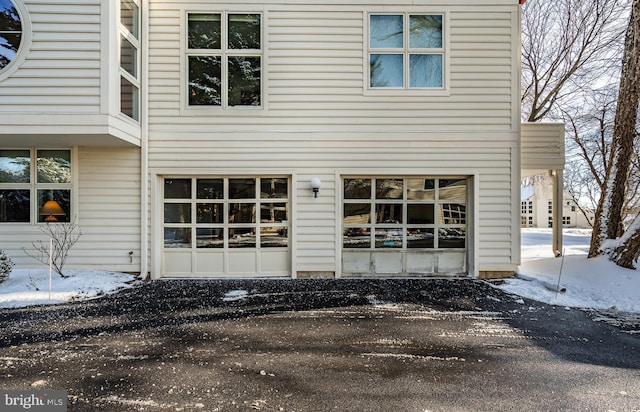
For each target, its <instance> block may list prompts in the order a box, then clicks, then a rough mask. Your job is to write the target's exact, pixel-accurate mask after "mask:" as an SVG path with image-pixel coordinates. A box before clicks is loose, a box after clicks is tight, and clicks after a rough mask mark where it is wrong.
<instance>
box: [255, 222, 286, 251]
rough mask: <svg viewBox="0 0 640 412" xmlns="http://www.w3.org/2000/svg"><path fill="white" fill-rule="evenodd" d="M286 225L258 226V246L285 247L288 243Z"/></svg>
mask: <svg viewBox="0 0 640 412" xmlns="http://www.w3.org/2000/svg"><path fill="white" fill-rule="evenodd" d="M287 232H288V231H287V228H286V227H263V228H260V247H269V248H273V247H287V246H288V245H289V243H288V238H287V235H288V233H287Z"/></svg>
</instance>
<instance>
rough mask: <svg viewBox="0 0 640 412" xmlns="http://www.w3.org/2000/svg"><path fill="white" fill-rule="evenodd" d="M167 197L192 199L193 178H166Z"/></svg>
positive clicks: (165, 194)
mask: <svg viewBox="0 0 640 412" xmlns="http://www.w3.org/2000/svg"><path fill="white" fill-rule="evenodd" d="M164 198H165V199H190V198H191V179H164Z"/></svg>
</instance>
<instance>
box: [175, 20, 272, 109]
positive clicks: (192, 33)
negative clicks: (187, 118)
mask: <svg viewBox="0 0 640 412" xmlns="http://www.w3.org/2000/svg"><path fill="white" fill-rule="evenodd" d="M262 59H263V53H262V16H261V15H260V14H258V13H227V12H224V13H188V14H187V62H186V65H187V73H188V87H187V93H188V96H187V102H188V105H189V106H214V107H223V108H229V107H238V106H240V107H242V106H244V107H250V106H261V105H262V66H263V61H262Z"/></svg>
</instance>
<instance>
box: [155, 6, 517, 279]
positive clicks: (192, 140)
mask: <svg viewBox="0 0 640 412" xmlns="http://www.w3.org/2000/svg"><path fill="white" fill-rule="evenodd" d="M414 3H415V2H413V1H396V2H389V1H373V2H364V1H362V2H361V1H355V2H350V3H348V4H344V2H334V1H315V2H314V1H312V2H309V1H301V0H300V1H295V0H294V1H286V2H277V1H276V2H269V3H268V4H265V3H264V2H258V1H243V2H242V3H234V5H233V7H230V6H229V5H228V3H224V2H222V1H218V0H213V1H195V0H192V1H187V0H185V1H177V2H176V1H171V2H169V1H158V0H153V1H152V2H151V3H150V33H149V39H150V48H149V63H150V72H149V115H150V117H149V166H150V173H151V175H152V176H151V177H152V179H154V178H155V176H171V175H174V176H175V175H192V176H204V175H221V176H230V175H255V176H260V175H287V176H293V178H294V182H293V187H294V191H293V193H292V217H291V219H292V228H293V233H292V239H293V247H294V256H293V258H292V260H293V262H294V268H293V270H294V272H296V271H334V270H338V269H339V267H340V262H339V261H337V260H338V259H339V257H340V253H339V252H340V248H341V241H342V240H341V234H340V233H339V227H340V219H341V205H340V203H339V201H338V199H339V197H340V193H339V191H340V176H342V175H344V174H356V175H367V176H375V175H382V176H410V175H432V176H439V175H465V176H478V177H479V178H478V181H476V182H475V184H476V185H477V189H478V190H477V193H479V198H477V199H474V208H477V212H476V213H477V216H478V217H479V221H478V222H473V225H475V226H473V225H472V226H470V227H469V230H473V228H474V227H477V229H478V233H474V234H473V236H472V238H473V241H474V243H475V245H476V250H475V251H474V259H475V261H476V262H477V263H478V267H476V268H475V269H476V270H481V271H483V270H508V269H504V268H515V264H516V263H517V259H518V258H517V256H518V255H517V253H516V252H515V250H514V247H515V248H517V245H515V246H514V245H513V243H512V242H513V241H514V240H515V239H513V238H514V236H515V235H514V233H515V231H516V230H517V229H518V228H517V224H518V223H519V221H518V219H517V216H514V214H513V213H514V211H513V207H512V205H511V200H512V199H517V198H518V194H517V188H518V185H517V184H514V182H515V181H516V180H517V177H518V171H517V170H514V167H518V164H519V161H518V153H517V148H518V139H519V135H518V130H519V125H518V124H517V123H519V118H518V116H517V107H515V106H514V104H516V105H517V104H518V101H519V100H518V98H517V90H516V89H517V86H518V84H519V82H518V80H517V74H518V69H517V67H516V64H517V58H516V53H517V50H516V49H517V36H516V33H517V28H516V27H514V25H515V24H516V23H517V21H518V19H517V14H516V13H518V12H519V10H518V6H517V4H516V2H511V1H509V2H507V1H494V2H490V1H489V2H483V1H477V2H473V4H472V5H469V3H470V2H468V1H448V2H444V1H439V2H431V1H425V2H424V3H423V4H422V5H415V4H414ZM223 9H224V10H230V11H235V10H246V11H262V12H264V13H265V14H264V15H265V20H264V21H265V31H266V35H265V42H264V45H265V47H264V51H265V60H264V61H265V64H264V66H263V76H264V77H265V90H264V92H265V93H264V101H265V107H264V109H263V110H251V109H236V110H226V111H225V110H211V109H205V110H198V109H194V108H185V107H181V102H180V93H182V92H184V86H185V84H186V79H185V74H184V73H181V72H180V68H181V64H182V63H183V62H182V59H183V58H184V57H183V56H182V55H181V51H180V49H179V47H180V42H181V38H180V36H183V35H184V33H182V32H181V24H182V22H181V18H182V17H183V14H184V12H186V11H207V10H209V11H219V10H223ZM381 10H384V11H389V12H394V11H404V10H408V11H412V10H420V11H423V10H429V11H442V12H447V13H448V16H449V20H450V27H449V28H450V31H449V33H447V34H446V35H447V36H449V41H450V52H449V59H450V66H449V76H450V86H449V89H448V95H439V96H434V95H431V96H428V95H421V96H420V95H412V94H411V93H404V94H398V95H395V96H385V95H380V94H378V95H376V94H375V93H373V94H372V93H369V92H367V91H365V90H364V86H365V82H366V80H365V79H366V72H365V68H366V63H365V60H366V57H365V53H366V49H365V43H366V37H365V36H366V33H365V23H366V22H365V18H366V17H365V16H366V12H367V11H381ZM514 96H515V97H514ZM514 107H515V108H514ZM314 176H317V177H319V178H320V179H321V180H322V182H323V183H322V187H321V189H320V193H319V196H318V198H317V199H316V198H314V197H313V193H312V192H311V190H310V188H309V181H310V179H311V178H312V177H314ZM154 207H155V208H157V207H158V205H155V206H154ZM152 210H153V209H152ZM151 230H152V231H157V228H153V227H152V228H151ZM152 235H153V237H154V239H156V240H157V241H158V242H160V241H161V235H160V234H158V233H152ZM156 270H157V269H156Z"/></svg>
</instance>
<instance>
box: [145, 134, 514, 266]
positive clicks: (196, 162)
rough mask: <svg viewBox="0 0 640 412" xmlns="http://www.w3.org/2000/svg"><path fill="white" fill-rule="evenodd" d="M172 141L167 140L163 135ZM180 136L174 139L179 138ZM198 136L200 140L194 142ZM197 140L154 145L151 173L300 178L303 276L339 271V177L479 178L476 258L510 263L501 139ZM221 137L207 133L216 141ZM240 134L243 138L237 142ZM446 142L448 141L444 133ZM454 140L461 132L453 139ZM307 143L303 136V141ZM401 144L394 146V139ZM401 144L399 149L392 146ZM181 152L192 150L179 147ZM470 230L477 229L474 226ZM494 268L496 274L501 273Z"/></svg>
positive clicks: (298, 231)
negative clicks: (416, 142) (316, 184)
mask: <svg viewBox="0 0 640 412" xmlns="http://www.w3.org/2000/svg"><path fill="white" fill-rule="evenodd" d="M165 136H166V137H167V138H169V135H165ZM174 137H175V136H174ZM191 137H196V140H191ZM199 137H200V135H189V134H182V135H180V137H179V138H174V139H173V140H172V141H169V140H167V141H153V142H151V147H150V149H149V150H150V152H149V153H150V168H151V171H152V173H154V174H158V175H164V176H171V175H196V176H198V175H203V176H204V175H221V176H226V175H235V174H248V175H256V176H260V175H273V174H276V175H290V176H294V177H295V188H296V190H295V192H294V193H293V196H294V199H293V202H292V207H293V208H294V209H295V211H294V213H295V218H294V219H293V224H294V228H293V229H294V237H295V238H294V243H295V248H296V250H295V253H296V254H295V262H296V268H295V269H296V270H298V271H334V270H336V269H337V268H338V263H339V262H337V261H336V259H337V258H338V257H339V253H338V252H339V249H340V247H341V237H340V235H339V234H338V233H336V230H337V228H339V226H340V219H341V206H340V204H339V203H336V202H337V199H338V198H339V196H340V193H339V190H340V181H339V177H340V176H342V175H366V176H377V175H378V176H410V175H429V176H438V175H464V176H469V175H474V174H477V175H478V176H479V181H477V182H475V184H477V185H479V187H478V193H479V198H478V199H476V201H475V205H476V207H477V208H478V216H479V219H480V221H479V222H478V227H479V233H477V234H476V235H475V237H476V239H477V253H478V262H479V269H480V270H492V268H494V269H495V268H496V265H499V267H500V268H502V267H506V266H508V265H513V262H514V250H515V249H514V248H517V247H518V245H513V244H512V243H511V242H512V241H513V240H514V239H512V233H511V232H512V231H513V230H514V224H513V208H512V205H511V199H513V198H518V194H517V193H515V192H513V191H514V190H516V189H517V185H513V183H512V182H513V179H514V176H513V175H512V170H511V164H513V163H514V162H516V159H513V158H512V156H513V153H514V148H515V147H517V146H515V145H514V146H513V147H511V146H509V147H505V146H504V145H502V147H498V146H496V144H497V143H498V142H499V140H498V141H484V140H480V139H479V140H475V141H473V142H470V141H469V140H468V139H467V141H466V143H465V144H464V145H463V146H460V145H451V144H445V143H446V139H445V140H442V136H440V137H436V136H433V135H430V136H429V138H430V140H431V141H432V142H433V144H432V145H429V144H424V145H423V146H422V147H415V146H412V145H411V144H409V143H410V142H408V141H405V140H404V139H403V136H402V135H401V134H396V135H394V136H387V140H386V141H372V142H369V143H368V144H367V145H366V146H365V147H363V146H362V144H361V142H360V141H358V140H351V139H350V137H349V135H348V134H343V135H340V136H337V137H336V138H340V139H342V140H341V141H340V144H338V145H337V146H336V147H334V146H332V143H331V142H326V141H319V142H308V141H306V142H305V141H292V140H286V141H283V142H274V141H270V140H263V139H260V137H261V136H254V139H250V138H249V137H248V136H247V135H242V138H240V134H226V138H227V140H226V142H225V143H224V144H221V145H218V146H216V147H211V148H210V149H204V148H203V145H202V142H200V139H199ZM219 137H220V136H216V134H213V133H211V134H209V138H210V139H212V140H214V141H215V140H217V139H218V138H219ZM236 137H238V139H236ZM446 137H449V136H446ZM451 137H452V138H453V140H456V138H462V135H451ZM300 138H302V136H300ZM393 139H397V142H395V141H393ZM394 143H398V146H394ZM180 147H184V148H188V149H182V150H181V149H180ZM314 176H316V177H319V178H320V179H321V181H322V187H321V188H320V193H319V196H318V198H314V197H313V193H312V192H311V190H310V186H309V181H310V180H311V178H312V177H314ZM469 230H472V227H471V226H470V228H469ZM496 270H497V269H496Z"/></svg>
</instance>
